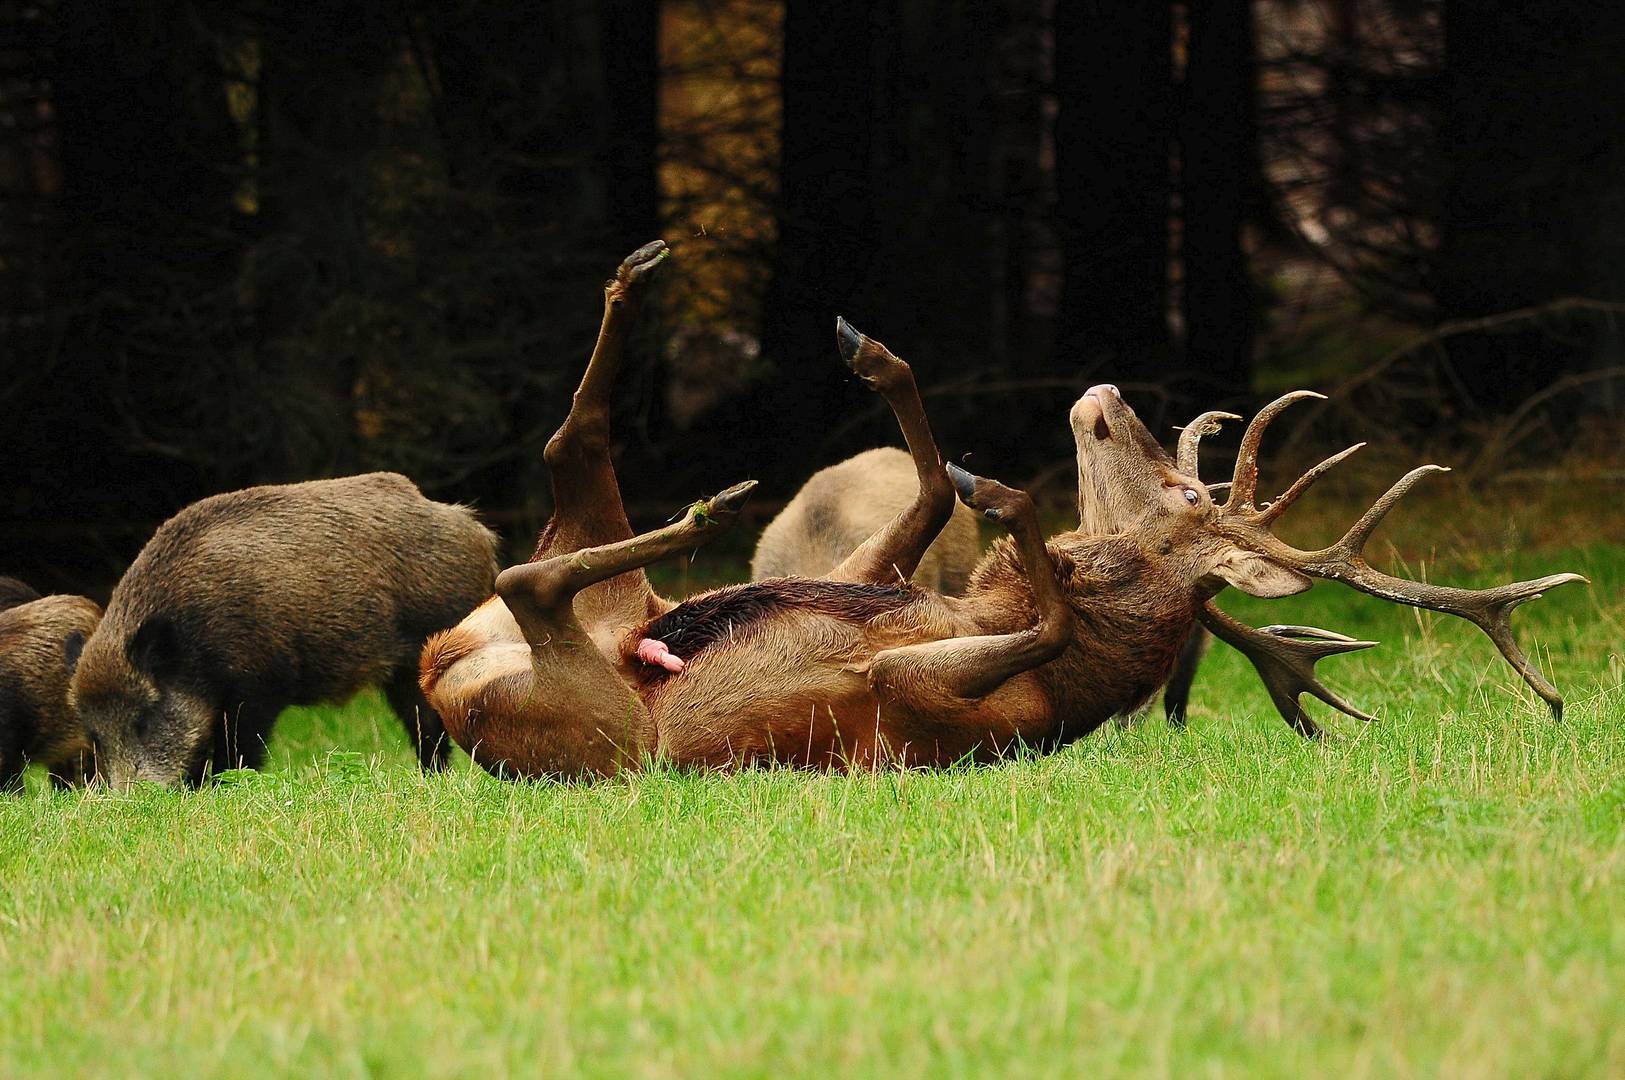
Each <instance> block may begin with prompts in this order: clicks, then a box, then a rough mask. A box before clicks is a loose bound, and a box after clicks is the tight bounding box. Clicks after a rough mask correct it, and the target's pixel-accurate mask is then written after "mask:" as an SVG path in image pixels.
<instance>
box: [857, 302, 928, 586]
mask: <svg viewBox="0 0 1625 1080" xmlns="http://www.w3.org/2000/svg"><path fill="white" fill-rule="evenodd" d="M835 339H836V346H837V348H839V349H840V353H841V359H843V360H845V361H846V364H847V366H848V367H850V368H851V369H852V370H853V372H854V373H856V374H857V376H858V377H859V378H860V379H862V380H863V381H864V382H866V383H868V384H869V386H870V387H872V388H873V389H874V390H876V391H877V392H878V393H879V394H880V396H881V397H883V398H885V399H886V403H887V404H888V405H890V406H891V408H892V412H893V413H894V414H895V415H896V417H897V424H898V426H899V427H901V428H902V429H903V439H904V441H905V442H906V443H907V444H908V452H909V456H910V457H912V458H913V459H914V468H915V471H916V473H917V474H918V477H919V482H920V491H919V494H918V495H916V496H915V498H914V501H913V502H911V503H910V504H909V505H908V506H906V507H904V508H903V509H902V510H901V511H900V512H899V513H898V515H897V516H896V517H895V518H893V519H892V520H891V521H889V522H887V523H886V525H884V526H883V527H882V528H881V529H880V530H879V531H878V532H876V533H875V534H874V535H873V536H871V537H869V539H867V540H865V541H864V542H863V543H862V544H860V545H858V548H857V550H855V551H853V552H852V554H851V555H848V556H847V557H846V559H844V560H843V561H842V562H841V563H840V565H838V566H836V567H835V569H833V570H831V571H830V572H829V577H830V578H831V579H833V580H835V581H860V582H869V583H874V584H884V583H888V582H890V583H895V582H899V581H907V580H908V579H909V578H910V577H912V576H913V575H914V571H915V570H917V569H919V566H920V560H921V559H922V558H924V557H925V550H926V548H928V547H930V546H931V542H932V541H934V540H935V539H936V538H937V535H938V534H939V533H941V532H942V529H943V526H945V525H947V524H948V519H949V518H950V517H952V516H953V512H954V490H953V485H952V484H951V483H949V481H948V473H947V470H946V469H944V468H943V464H942V455H941V454H939V453H938V452H937V441H936V439H935V438H934V437H933V436H932V434H931V424H930V422H929V421H927V420H926V417H925V404H924V403H923V402H921V401H920V391H919V387H917V386H916V385H915V383H914V373H913V371H911V370H910V369H909V366H908V365H907V364H906V363H904V362H903V361H902V360H899V359H898V358H897V357H895V356H893V355H892V353H891V351H890V350H889V349H887V348H886V346H884V345H882V344H881V343H880V342H878V341H875V340H874V339H872V338H869V337H865V336H864V335H863V334H860V333H858V332H857V331H856V330H854V329H853V328H852V326H851V325H850V324H849V323H848V322H847V321H846V320H845V319H837V320H835Z"/></svg>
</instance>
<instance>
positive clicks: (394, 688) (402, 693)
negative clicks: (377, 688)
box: [384, 667, 451, 772]
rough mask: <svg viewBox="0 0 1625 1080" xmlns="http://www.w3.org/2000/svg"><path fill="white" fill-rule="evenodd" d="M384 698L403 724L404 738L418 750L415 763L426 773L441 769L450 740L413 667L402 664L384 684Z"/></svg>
mask: <svg viewBox="0 0 1625 1080" xmlns="http://www.w3.org/2000/svg"><path fill="white" fill-rule="evenodd" d="M384 697H385V698H387V699H388V700H389V707H390V708H391V709H393V710H395V715H396V716H398V717H400V718H401V723H402V724H404V725H405V726H406V737H407V738H408V739H410V740H411V741H412V747H413V749H415V750H416V751H417V754H418V764H419V765H421V766H422V767H423V769H424V771H426V772H439V771H440V770H441V769H444V768H445V767H446V761H447V760H448V758H449V757H450V754H451V742H450V740H449V739H447V738H446V725H444V724H443V723H441V722H440V714H439V713H437V712H435V711H434V707H433V706H431V705H430V704H429V699H428V698H426V697H424V696H423V690H422V688H421V687H419V686H418V673H417V670H416V668H414V667H403V668H402V669H401V670H400V671H397V672H396V673H395V674H394V675H393V676H391V677H390V679H389V681H387V682H386V683H384Z"/></svg>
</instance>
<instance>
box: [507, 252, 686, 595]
mask: <svg viewBox="0 0 1625 1080" xmlns="http://www.w3.org/2000/svg"><path fill="white" fill-rule="evenodd" d="M667 253H668V249H667V247H666V245H665V243H664V242H663V241H659V240H657V241H655V242H654V243H652V244H646V245H644V246H643V247H641V248H639V249H638V250H636V251H634V252H633V253H632V254H630V255H628V256H627V257H626V260H625V261H624V262H622V263H621V265H620V268H619V269H618V270H617V271H616V273H615V277H614V278H612V279H611V280H610V281H609V282H608V283H607V284H606V285H605V286H604V321H603V323H602V325H601V326H600V327H599V330H598V343H597V344H596V345H595V346H594V347H593V351H592V357H591V358H590V359H589V360H588V361H587V370H586V371H585V372H584V373H583V374H582V376H581V385H580V387H579V388H577V390H576V392H575V397H574V398H573V399H571V402H570V412H569V414H568V415H567V416H566V417H565V418H564V423H563V424H561V425H560V426H559V429H558V431H557V432H555V433H554V434H553V437H552V438H551V439H549V440H548V442H547V447H546V449H545V450H544V451H543V454H542V458H543V460H544V461H546V462H547V468H548V473H549V475H550V477H551V479H552V484H553V516H552V517H551V518H549V519H548V522H547V525H546V526H545V527H544V528H543V529H542V535H541V538H540V539H539V540H538V541H537V544H536V554H535V555H534V556H532V560H533V561H534V560H539V559H547V558H551V557H554V556H559V555H564V554H567V553H569V552H572V551H576V550H579V549H581V548H585V547H596V546H598V545H600V544H612V543H615V542H617V541H620V540H626V539H629V538H630V537H631V536H632V525H631V523H630V522H629V521H628V520H627V517H626V507H625V506H624V505H623V504H622V502H621V487H620V482H619V481H618V480H617V478H616V476H615V466H614V464H613V463H612V462H611V461H610V457H609V416H610V401H611V392H612V390H613V389H614V385H615V376H616V374H617V373H618V372H619V370H620V366H621V353H622V351H623V350H624V348H625V345H626V335H627V330H628V328H629V327H630V325H631V322H632V320H633V317H634V316H635V315H636V312H637V309H638V306H639V304H640V301H641V298H642V294H643V293H644V292H645V291H646V289H647V287H648V280H649V277H650V273H651V271H652V270H653V269H654V267H656V266H658V265H659V264H660V263H661V261H663V260H664V259H665V257H666V255H667ZM657 605H658V601H657V600H656V598H655V595H654V592H653V590H651V589H650V588H649V582H648V579H647V578H645V577H644V575H643V570H642V569H641V568H639V569H635V570H632V571H629V572H628V573H627V574H625V575H624V576H623V577H621V578H618V579H616V580H614V581H609V582H604V583H603V584H601V585H599V586H598V587H597V588H595V589H590V590H587V591H586V592H584V593H583V595H582V596H581V614H582V618H583V619H585V620H586V622H587V624H588V625H589V626H590V625H594V624H596V623H598V622H600V621H603V620H605V619H611V618H621V619H625V620H638V619H644V618H648V617H649V616H650V615H651V614H653V613H656V612H658V611H661V610H664V609H663V608H660V607H658V606H657Z"/></svg>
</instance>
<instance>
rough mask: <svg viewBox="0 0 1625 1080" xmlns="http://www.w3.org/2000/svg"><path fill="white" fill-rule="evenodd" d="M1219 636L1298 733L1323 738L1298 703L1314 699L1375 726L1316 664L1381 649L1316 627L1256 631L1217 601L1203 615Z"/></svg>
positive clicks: (1210, 602) (1374, 643)
mask: <svg viewBox="0 0 1625 1080" xmlns="http://www.w3.org/2000/svg"><path fill="white" fill-rule="evenodd" d="M1197 619H1199V620H1200V621H1201V623H1202V625H1203V626H1205V627H1207V628H1208V629H1209V630H1211V631H1212V632H1213V636H1214V637H1216V638H1218V639H1219V640H1220V641H1223V642H1225V643H1226V644H1228V645H1230V646H1231V647H1233V648H1234V649H1236V650H1237V651H1238V652H1240V653H1241V654H1242V655H1243V656H1245V657H1247V659H1248V660H1250V661H1252V664H1253V667H1254V668H1256V669H1257V670H1258V677H1259V678H1260V679H1262V680H1263V682H1264V688H1265V689H1266V690H1268V691H1269V695H1270V700H1271V701H1273V702H1274V703H1275V709H1276V711H1277V712H1279V713H1280V714H1281V718H1282V719H1283V720H1285V721H1286V722H1287V723H1288V724H1289V725H1291V727H1292V728H1293V730H1295V731H1297V733H1298V734H1300V735H1303V736H1305V737H1307V738H1314V737H1316V736H1318V735H1319V734H1320V726H1319V725H1318V724H1316V723H1315V722H1314V720H1312V719H1311V718H1310V716H1309V714H1308V713H1307V712H1305V711H1304V709H1303V706H1302V705H1301V704H1299V702H1298V698H1299V697H1300V696H1301V695H1303V694H1305V693H1309V694H1313V695H1314V696H1315V697H1317V698H1319V699H1320V700H1321V701H1324V702H1325V703H1326V704H1328V705H1330V706H1331V707H1332V708H1334V709H1336V710H1337V711H1338V712H1341V713H1344V714H1346V715H1348V716H1352V717H1354V718H1355V719H1357V720H1367V721H1369V720H1375V719H1376V717H1374V716H1372V715H1371V714H1370V713H1367V712H1362V711H1361V710H1359V709H1357V708H1355V707H1354V706H1353V705H1350V704H1349V703H1348V702H1346V701H1344V700H1343V699H1342V698H1340V697H1338V696H1337V695H1336V694H1334V693H1333V692H1332V691H1331V690H1328V689H1327V688H1326V686H1325V685H1324V684H1323V683H1322V682H1321V681H1320V680H1319V679H1318V678H1316V677H1315V663H1316V662H1317V661H1320V660H1324V659H1325V658H1326V657H1328V656H1336V655H1338V654H1339V653H1348V652H1357V651H1359V650H1360V649H1369V648H1372V647H1373V646H1375V645H1376V644H1377V643H1376V642H1375V641H1359V640H1357V639H1355V638H1351V637H1347V636H1345V635H1343V634H1338V633H1333V632H1332V631H1330V630H1321V629H1319V628H1318V627H1314V626H1265V627H1262V628H1254V627H1251V626H1248V625H1247V624H1246V623H1243V622H1240V621H1238V620H1236V619H1233V618H1231V617H1230V616H1229V615H1227V614H1225V612H1224V611H1222V610H1221V609H1220V608H1219V606H1218V605H1217V604H1215V603H1214V602H1213V601H1212V600H1209V601H1207V602H1206V603H1205V604H1203V605H1202V610H1201V612H1200V613H1199V614H1198V615H1197Z"/></svg>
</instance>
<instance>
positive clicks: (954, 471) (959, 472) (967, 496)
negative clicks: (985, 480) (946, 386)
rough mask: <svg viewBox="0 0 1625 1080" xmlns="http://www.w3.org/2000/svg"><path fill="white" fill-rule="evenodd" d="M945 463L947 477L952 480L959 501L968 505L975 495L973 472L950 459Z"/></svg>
mask: <svg viewBox="0 0 1625 1080" xmlns="http://www.w3.org/2000/svg"><path fill="white" fill-rule="evenodd" d="M946 464H947V467H948V479H949V480H951V481H953V485H954V490H955V491H957V492H958V493H959V501H960V502H962V503H964V504H965V505H966V506H969V505H970V501H971V499H972V498H974V497H975V496H976V476H975V474H973V473H968V472H966V471H965V470H964V469H961V468H960V467H959V466H958V465H955V464H954V463H953V462H951V461H950V462H947V463H946Z"/></svg>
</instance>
